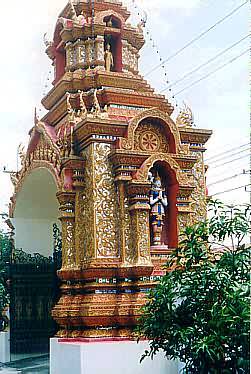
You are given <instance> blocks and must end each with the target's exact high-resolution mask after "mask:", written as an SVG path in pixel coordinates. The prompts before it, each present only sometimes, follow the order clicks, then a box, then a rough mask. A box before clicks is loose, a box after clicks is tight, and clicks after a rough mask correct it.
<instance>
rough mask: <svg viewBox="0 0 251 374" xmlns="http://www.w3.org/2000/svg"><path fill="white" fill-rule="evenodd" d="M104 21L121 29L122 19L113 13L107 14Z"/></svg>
mask: <svg viewBox="0 0 251 374" xmlns="http://www.w3.org/2000/svg"><path fill="white" fill-rule="evenodd" d="M103 23H105V24H106V26H107V27H113V28H115V29H121V26H122V21H121V19H120V18H118V17H116V16H114V15H113V14H110V15H107V16H105V17H104V19H103Z"/></svg>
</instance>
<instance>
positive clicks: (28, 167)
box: [10, 0, 211, 338]
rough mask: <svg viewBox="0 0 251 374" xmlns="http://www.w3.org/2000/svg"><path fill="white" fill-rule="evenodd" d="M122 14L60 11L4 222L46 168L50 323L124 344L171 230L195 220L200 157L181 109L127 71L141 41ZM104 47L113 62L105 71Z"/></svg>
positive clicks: (91, 8)
mask: <svg viewBox="0 0 251 374" xmlns="http://www.w3.org/2000/svg"><path fill="white" fill-rule="evenodd" d="M128 17H129V13H128V11H127V10H126V8H124V7H123V6H122V4H121V2H119V1H117V0H96V1H94V2H91V1H87V0H85V1H84V0H82V1H79V2H78V3H77V4H75V5H74V6H73V5H72V4H70V3H69V4H68V5H67V6H66V7H65V9H64V10H63V12H62V13H61V14H60V17H59V20H58V22H57V25H56V29H55V34H54V39H53V41H52V42H49V41H46V47H47V50H46V51H47V54H48V55H49V57H50V58H51V59H52V61H53V65H54V67H55V80H54V83H53V88H52V90H51V91H50V92H49V93H48V94H47V96H46V97H45V98H43V100H42V103H43V105H44V106H45V108H46V109H47V110H48V113H47V114H46V115H45V117H44V118H43V119H41V120H38V119H37V118H35V125H34V127H33V129H32V130H31V132H30V143H29V146H28V149H27V152H26V153H25V154H23V155H22V169H21V170H20V171H19V172H18V173H17V174H14V175H12V180H13V183H14V185H15V193H14V196H13V197H12V203H11V207H10V211H11V214H13V212H14V210H15V201H16V198H17V194H18V193H19V191H20V189H21V188H22V183H23V181H24V179H25V178H26V177H27V175H29V174H30V173H31V172H32V171H33V170H34V169H35V168H41V167H43V168H47V169H48V170H49V171H50V172H51V173H52V174H53V176H54V178H55V183H56V184H57V188H58V193H57V197H58V201H59V203H60V212H61V217H60V219H61V222H62V235H63V265H62V269H61V271H59V277H60V279H61V281H62V286H61V290H62V295H61V297H60V300H59V302H58V303H57V305H56V306H55V307H54V309H53V317H54V318H55V320H56V321H57V322H58V324H59V325H60V330H59V332H58V336H60V337H68V338H76V337H102V336H103V337H111V336H112V337H131V336H132V327H133V326H135V325H136V323H137V318H138V316H139V314H140V308H141V306H142V305H143V304H144V300H145V295H146V292H147V291H148V290H149V289H150V288H151V287H153V286H154V284H156V281H157V280H158V277H159V276H161V275H162V274H163V270H162V265H163V264H164V263H165V261H166V259H167V256H168V254H169V253H170V251H171V250H172V249H173V248H175V247H176V246H177V244H178V232H179V231H180V230H182V229H183V228H184V227H185V226H186V225H187V224H188V223H192V222H196V221H197V220H200V219H201V218H203V217H204V216H205V214H206V184H205V167H204V161H203V153H204V151H205V148H204V145H205V143H206V142H207V140H208V139H209V137H210V135H211V131H207V130H201V129H197V128H194V127H192V113H191V112H190V111H189V109H188V108H184V110H183V111H182V112H181V113H180V115H179V116H178V118H177V120H176V123H175V122H174V121H173V120H172V119H171V117H170V115H171V114H172V112H173V107H172V106H171V105H170V104H169V103H168V101H167V100H166V99H165V97H164V96H162V95H158V94H156V93H154V90H153V89H152V88H151V87H150V86H149V85H148V83H147V82H146V81H145V80H144V79H143V78H142V77H141V76H140V75H139V73H138V58H139V51H140V49H141V48H142V46H143V45H144V37H143V32H142V27H141V25H139V26H138V27H137V28H135V27H132V26H131V25H130V24H129V23H128V22H127V19H128ZM108 44H109V45H110V49H111V53H112V56H113V63H112V64H110V65H109V68H105V66H107V64H106V62H105V58H106V56H107V53H106V51H107V45H108ZM108 49H109V48H108ZM151 170H153V171H154V170H155V171H157V173H159V174H160V175H161V178H162V180H163V181H164V182H163V183H164V184H165V191H166V194H167V199H168V208H166V209H167V211H166V218H165V219H166V223H163V227H164V228H163V229H162V231H164V233H165V238H164V239H163V243H160V244H163V245H156V246H155V245H153V243H152V237H151V229H150V226H151V225H150V222H149V219H150V210H151V207H150V203H149V196H150V190H151V180H150V179H149V172H150V171H151ZM161 225H162V223H161Z"/></svg>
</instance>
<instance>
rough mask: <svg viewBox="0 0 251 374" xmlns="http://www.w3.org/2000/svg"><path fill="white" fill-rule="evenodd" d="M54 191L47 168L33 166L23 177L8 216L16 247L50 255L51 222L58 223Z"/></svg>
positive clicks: (52, 179) (51, 250) (53, 181)
mask: <svg viewBox="0 0 251 374" xmlns="http://www.w3.org/2000/svg"><path fill="white" fill-rule="evenodd" d="M56 193H57V184H56V181H55V177H54V176H53V175H52V173H51V172H50V171H49V170H48V169H47V168H45V167H39V168H36V169H34V170H32V171H31V173H30V174H29V175H27V176H26V177H25V180H24V182H23V184H22V186H21V189H20V190H19V192H18V193H17V197H16V204H15V209H14V212H13V218H12V222H13V225H14V227H15V247H16V248H17V249H23V250H24V251H25V252H27V253H30V254H33V253H40V254H41V255H43V256H46V257H48V256H52V255H53V224H54V223H56V224H57V225H58V226H59V227H60V221H59V220H58V217H59V209H58V208H59V206H58V201H57V198H56Z"/></svg>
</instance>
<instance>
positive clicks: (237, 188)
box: [212, 183, 251, 196]
mask: <svg viewBox="0 0 251 374" xmlns="http://www.w3.org/2000/svg"><path fill="white" fill-rule="evenodd" d="M250 185H251V184H250V183H249V184H245V185H244V186H240V187H236V188H231V189H230V190H225V191H222V192H217V193H215V194H213V195H212V196H216V195H222V194H223V193H227V192H232V191H236V190H240V189H241V188H245V191H246V192H248V191H247V187H248V186H250Z"/></svg>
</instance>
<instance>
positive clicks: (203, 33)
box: [145, 0, 249, 77]
mask: <svg viewBox="0 0 251 374" xmlns="http://www.w3.org/2000/svg"><path fill="white" fill-rule="evenodd" d="M248 2H249V1H248V0H246V1H245V2H244V3H242V4H241V5H239V6H238V7H237V8H235V9H233V10H232V11H231V12H230V13H228V14H227V15H226V16H224V17H223V18H221V19H220V20H219V21H217V22H216V23H215V24H214V25H212V26H211V27H209V28H208V29H207V30H205V31H203V32H202V33H200V34H199V35H198V36H197V37H195V38H194V39H192V40H191V41H190V42H188V43H187V44H185V45H184V46H183V47H182V48H180V49H178V51H176V52H175V53H173V54H172V55H170V56H169V57H168V58H167V59H165V60H164V61H162V62H161V63H160V64H158V65H157V66H155V67H154V68H152V69H151V70H150V71H148V72H147V73H146V74H145V77H147V76H148V75H150V74H152V73H153V72H154V71H155V70H157V69H159V68H160V67H161V66H162V65H163V64H166V63H167V62H168V61H170V60H171V59H173V58H174V57H176V56H178V55H179V54H180V53H181V52H183V51H184V50H185V49H187V48H188V47H190V46H191V45H192V44H194V43H195V42H196V41H198V40H200V39H201V38H202V37H203V36H205V35H206V34H207V33H208V32H210V31H211V30H213V29H214V28H215V27H216V26H218V25H219V24H221V23H222V22H224V21H225V20H226V19H228V18H229V17H231V16H232V15H233V14H235V13H236V12H237V11H238V10H239V9H241V8H242V7H243V6H244V5H246V4H247V3H248Z"/></svg>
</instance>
